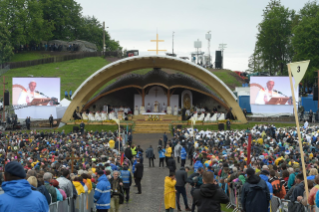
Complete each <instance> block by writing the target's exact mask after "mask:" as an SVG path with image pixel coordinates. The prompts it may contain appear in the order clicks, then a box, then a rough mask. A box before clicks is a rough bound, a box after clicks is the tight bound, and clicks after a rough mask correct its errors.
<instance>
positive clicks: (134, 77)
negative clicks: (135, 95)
mask: <svg viewBox="0 0 319 212" xmlns="http://www.w3.org/2000/svg"><path fill="white" fill-rule="evenodd" d="M152 83H158V84H164V85H166V86H167V87H171V86H174V85H182V86H188V87H192V88H195V89H198V90H201V91H204V92H206V93H209V94H212V95H214V96H216V97H217V98H218V99H220V100H221V101H223V99H221V98H220V97H219V96H218V95H217V94H216V93H215V92H214V91H213V90H211V89H209V88H208V87H207V86H206V85H205V84H203V83H202V82H200V81H199V80H197V79H195V78H193V77H190V76H188V75H186V74H183V73H180V72H177V73H174V74H169V73H167V72H165V71H162V70H161V69H157V68H156V69H153V70H152V71H150V72H148V73H146V74H144V75H140V74H136V73H129V74H125V75H123V76H121V77H120V78H118V79H117V81H116V82H114V83H112V84H110V85H108V86H107V87H106V88H104V89H103V90H102V91H100V92H99V93H98V94H97V95H96V96H99V95H101V94H103V93H105V92H108V91H111V90H113V89H116V88H119V87H123V86H127V85H137V86H140V87H144V86H146V85H148V84H152ZM96 96H94V97H93V98H95V97H96ZM93 98H92V99H93ZM223 102H224V101H223Z"/></svg>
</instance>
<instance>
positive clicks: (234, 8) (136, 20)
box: [77, 0, 307, 71]
mask: <svg viewBox="0 0 319 212" xmlns="http://www.w3.org/2000/svg"><path fill="white" fill-rule="evenodd" d="M77 2H79V3H80V4H81V5H82V7H83V15H90V16H92V15H94V16H95V17H97V18H98V19H99V20H100V21H101V22H103V21H105V23H106V26H108V27H109V29H108V32H109V33H110V35H111V37H112V38H113V39H115V40H118V41H119V42H120V44H121V46H123V47H124V48H126V49H138V50H139V51H140V55H151V54H156V53H155V52H148V51H147V50H149V49H155V46H156V44H155V43H151V42H150V40H151V39H155V38H156V31H158V34H159V38H160V39H163V40H165V42H164V43H160V45H159V48H160V49H166V50H167V51H168V52H172V32H173V31H174V32H175V39H174V40H175V45H174V52H175V53H177V54H178V57H181V56H188V57H190V53H191V52H193V51H195V49H194V41H195V40H197V39H199V40H201V41H202V51H204V52H206V53H207V51H208V50H207V47H208V45H207V40H206V39H205V34H206V32H208V31H212V40H211V54H212V57H213V61H214V58H215V51H216V50H218V46H219V44H220V43H226V44H227V48H226V49H225V52H224V68H228V69H231V70H239V71H245V70H246V69H247V68H248V58H249V56H250V55H251V54H252V53H253V49H254V46H255V42H256V34H257V24H258V23H260V22H261V20H262V13H263V9H264V8H265V7H266V6H267V4H268V2H269V1H268V0H197V1H196V0H161V1H154V0H135V1H132V0H112V1H110V0H77ZM281 2H282V4H283V5H285V6H286V7H289V8H291V9H294V10H296V11H299V10H300V9H301V8H302V7H303V6H304V4H305V3H306V2H307V1H302V0H282V1H281ZM159 54H162V55H164V54H165V53H159Z"/></svg>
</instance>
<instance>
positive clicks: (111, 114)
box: [109, 111, 116, 120]
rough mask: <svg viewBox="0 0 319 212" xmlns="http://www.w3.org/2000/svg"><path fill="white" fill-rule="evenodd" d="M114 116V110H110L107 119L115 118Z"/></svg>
mask: <svg viewBox="0 0 319 212" xmlns="http://www.w3.org/2000/svg"><path fill="white" fill-rule="evenodd" d="M115 118H116V116H115V112H114V111H111V112H110V113H109V119H110V120H112V119H115Z"/></svg>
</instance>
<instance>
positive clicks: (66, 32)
mask: <svg viewBox="0 0 319 212" xmlns="http://www.w3.org/2000/svg"><path fill="white" fill-rule="evenodd" d="M102 36H103V29H102V23H101V22H100V21H99V20H97V19H96V18H95V17H94V16H83V15H82V7H81V5H80V4H78V3H77V2H76V1H74V0H0V63H4V62H7V61H8V60H10V57H11V56H12V55H13V54H14V49H15V48H17V47H19V46H20V45H25V44H29V45H30V44H40V43H41V42H42V41H49V40H64V41H72V40H77V39H78V40H85V41H88V42H92V43H95V44H96V45H97V47H98V49H99V50H102V47H103V44H102ZM105 43H106V48H107V50H109V51H114V50H118V49H121V47H120V44H119V42H118V41H115V40H112V39H111V37H110V35H109V34H108V33H107V32H106V33H105Z"/></svg>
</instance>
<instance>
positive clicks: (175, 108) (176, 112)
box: [173, 105, 178, 116]
mask: <svg viewBox="0 0 319 212" xmlns="http://www.w3.org/2000/svg"><path fill="white" fill-rule="evenodd" d="M173 115H174V116H177V115H178V107H177V106H176V105H175V106H174V114H173Z"/></svg>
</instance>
